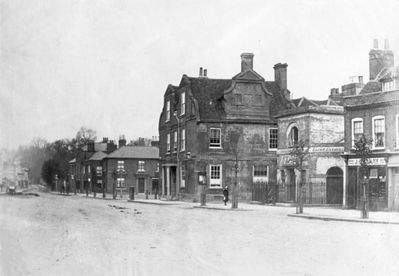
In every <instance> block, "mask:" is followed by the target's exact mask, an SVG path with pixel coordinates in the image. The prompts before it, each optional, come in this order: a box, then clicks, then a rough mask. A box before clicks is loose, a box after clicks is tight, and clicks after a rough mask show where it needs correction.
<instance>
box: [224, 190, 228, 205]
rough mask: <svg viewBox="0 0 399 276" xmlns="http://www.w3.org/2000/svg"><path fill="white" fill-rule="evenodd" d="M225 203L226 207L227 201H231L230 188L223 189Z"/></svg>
mask: <svg viewBox="0 0 399 276" xmlns="http://www.w3.org/2000/svg"><path fill="white" fill-rule="evenodd" d="M223 201H224V205H225V206H226V205H227V201H229V187H227V186H226V187H224V189H223Z"/></svg>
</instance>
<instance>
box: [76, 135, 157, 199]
mask: <svg viewBox="0 0 399 276" xmlns="http://www.w3.org/2000/svg"><path fill="white" fill-rule="evenodd" d="M157 143H158V142H157V141H153V142H152V144H151V146H135V145H127V144H126V140H125V138H124V137H123V136H121V137H120V138H119V141H118V145H116V143H115V142H114V141H113V140H108V139H107V138H103V140H102V141H101V142H94V141H90V142H89V143H88V144H87V145H85V146H83V147H81V148H79V149H78V151H77V153H76V157H75V158H74V159H72V160H71V161H69V170H68V189H70V190H71V192H75V193H76V192H80V193H84V192H86V193H94V194H97V193H100V194H101V193H102V194H103V195H104V196H105V195H106V194H107V193H112V194H113V195H117V194H120V195H121V196H122V195H123V194H127V193H129V192H131V191H129V189H130V188H132V187H133V188H134V193H135V194H138V193H141V194H144V193H154V194H155V193H158V191H159V186H158V185H159V184H158V183H159V181H158V179H159V150H158V145H157Z"/></svg>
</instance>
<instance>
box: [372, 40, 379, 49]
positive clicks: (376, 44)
mask: <svg viewBox="0 0 399 276" xmlns="http://www.w3.org/2000/svg"><path fill="white" fill-rule="evenodd" d="M373 48H374V49H378V39H377V38H374V40H373Z"/></svg>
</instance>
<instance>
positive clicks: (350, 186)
mask: <svg viewBox="0 0 399 276" xmlns="http://www.w3.org/2000/svg"><path fill="white" fill-rule="evenodd" d="M347 169H348V173H347V177H348V179H347V189H346V190H347V194H346V197H347V198H346V202H347V206H348V207H349V208H360V203H361V201H360V200H361V198H362V196H363V195H364V194H365V195H366V196H367V198H368V202H369V207H370V210H371V211H385V210H387V209H388V185H387V157H385V156H381V157H373V158H369V164H368V184H367V172H365V171H363V170H362V169H361V167H360V158H357V157H356V156H353V157H352V156H351V157H350V158H348V166H347Z"/></svg>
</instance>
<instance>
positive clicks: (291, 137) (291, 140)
mask: <svg viewBox="0 0 399 276" xmlns="http://www.w3.org/2000/svg"><path fill="white" fill-rule="evenodd" d="M298 136H299V135H298V128H297V127H296V126H294V127H292V128H291V130H290V132H289V134H288V146H290V147H293V146H295V145H297V144H298Z"/></svg>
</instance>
